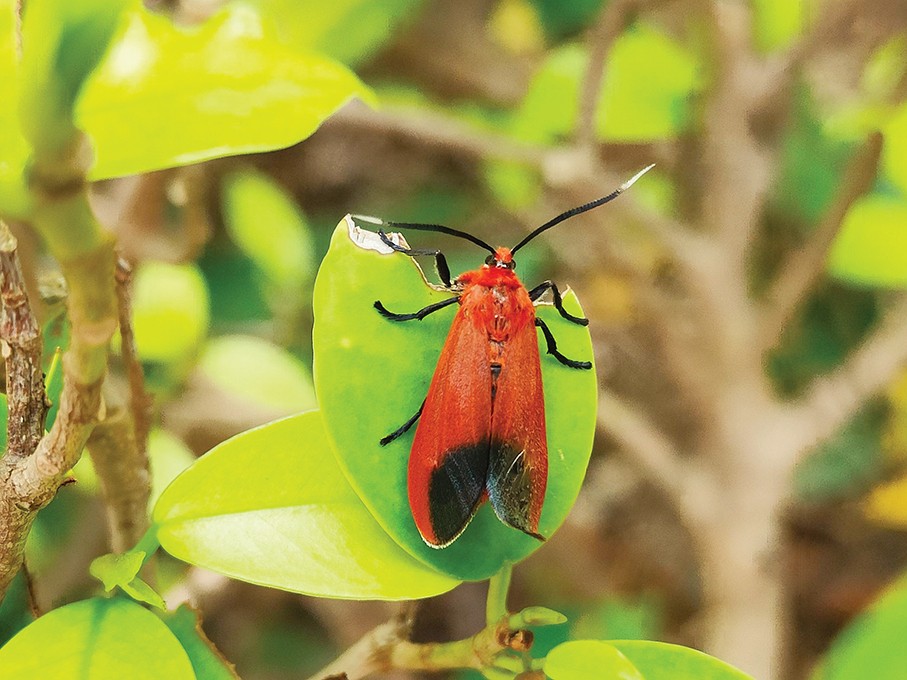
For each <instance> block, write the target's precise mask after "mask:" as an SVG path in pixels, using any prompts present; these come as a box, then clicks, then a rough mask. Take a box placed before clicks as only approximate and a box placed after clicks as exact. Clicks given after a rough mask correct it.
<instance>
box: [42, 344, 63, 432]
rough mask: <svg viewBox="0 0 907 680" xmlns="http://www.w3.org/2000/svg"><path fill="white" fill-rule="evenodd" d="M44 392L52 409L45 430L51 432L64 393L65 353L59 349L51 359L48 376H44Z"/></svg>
mask: <svg viewBox="0 0 907 680" xmlns="http://www.w3.org/2000/svg"><path fill="white" fill-rule="evenodd" d="M44 390H45V392H47V398H48V400H50V408H49V409H48V410H47V418H46V419H45V421H44V429H45V430H48V431H49V430H50V428H51V427H52V426H53V424H54V421H55V420H56V419H57V413H58V412H59V411H60V395H61V394H62V393H63V352H62V350H61V349H60V348H59V347H57V349H56V351H55V352H54V358H53V359H51V361H50V366H49V367H48V369H47V374H46V375H45V376H44Z"/></svg>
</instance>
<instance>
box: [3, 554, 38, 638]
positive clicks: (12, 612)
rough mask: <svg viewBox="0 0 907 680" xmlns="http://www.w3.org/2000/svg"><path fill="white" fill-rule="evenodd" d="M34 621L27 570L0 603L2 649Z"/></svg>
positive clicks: (19, 575) (8, 589)
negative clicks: (26, 577)
mask: <svg viewBox="0 0 907 680" xmlns="http://www.w3.org/2000/svg"><path fill="white" fill-rule="evenodd" d="M34 620H35V617H34V615H33V614H32V612H31V607H30V606H29V603H28V589H27V587H26V585H25V570H24V569H23V570H19V573H18V574H16V576H15V577H13V580H12V582H11V583H10V585H9V587H8V588H7V589H6V594H5V595H4V596H3V600H2V601H0V648H2V646H3V645H4V644H6V642H7V640H9V639H10V638H12V637H13V635H15V634H16V633H18V632H19V631H20V630H22V629H23V628H25V626H27V625H28V624H30V623H31V622H32V621H34Z"/></svg>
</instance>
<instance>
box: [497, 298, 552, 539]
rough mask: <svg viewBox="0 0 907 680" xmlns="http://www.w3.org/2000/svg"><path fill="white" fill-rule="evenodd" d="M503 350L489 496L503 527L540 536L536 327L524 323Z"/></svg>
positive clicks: (544, 458)
mask: <svg viewBox="0 0 907 680" xmlns="http://www.w3.org/2000/svg"><path fill="white" fill-rule="evenodd" d="M533 318H534V315H533ZM502 349H503V351H502V352H501V361H500V364H501V368H500V372H499V373H498V376H497V379H496V381H495V382H496V384H495V389H494V403H493V406H492V418H491V451H490V455H489V467H488V482H487V488H488V496H489V499H490V500H491V505H492V507H493V508H494V511H495V514H496V515H497V516H498V518H499V519H500V520H501V521H502V522H504V524H508V525H510V526H512V527H514V528H515V529H519V530H520V531H523V532H525V533H527V534H530V535H531V536H535V537H536V538H541V536H539V534H538V527H539V517H540V516H541V514H542V503H543V501H544V500H545V486H546V484H547V480H548V445H547V440H546V436H545V401H544V394H543V392H542V370H541V366H540V364H539V347H538V340H537V339H536V331H535V326H534V325H533V324H531V323H530V324H525V325H523V326H522V327H521V328H520V329H519V330H518V331H516V332H514V333H513V334H511V336H510V338H509V339H508V341H507V343H506V344H505V345H504V346H503V348H502Z"/></svg>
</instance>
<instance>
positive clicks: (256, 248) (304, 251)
mask: <svg viewBox="0 0 907 680" xmlns="http://www.w3.org/2000/svg"><path fill="white" fill-rule="evenodd" d="M223 208H224V223H225V225H226V227H227V231H228V232H229V233H230V237H231V238H232V239H233V241H234V243H236V245H237V246H238V247H239V249H240V250H242V251H243V253H245V254H246V255H247V256H248V257H249V259H251V260H252V261H253V262H254V263H255V264H256V265H257V266H258V268H259V269H260V270H261V271H262V273H264V275H265V276H266V277H267V278H268V279H269V280H270V281H272V282H273V283H274V284H276V285H277V286H279V287H281V288H286V289H288V290H287V291H286V292H287V293H292V294H297V295H298V294H299V292H300V291H299V289H300V288H301V287H302V286H303V285H305V284H307V283H309V282H310V281H312V280H313V279H314V278H315V257H314V254H313V247H312V234H311V230H310V229H309V225H308V224H307V223H306V221H305V217H304V216H303V215H302V212H301V211H300V210H299V208H298V207H297V206H296V203H295V202H294V201H293V199H292V198H291V197H290V196H289V195H288V194H287V192H286V191H284V190H283V189H281V188H280V187H279V186H278V185H277V184H276V183H275V182H274V181H273V180H272V179H270V178H269V177H267V176H266V175H264V174H263V173H260V172H256V171H252V170H243V171H240V172H235V173H233V174H231V175H228V176H227V177H226V178H225V179H224V184H223Z"/></svg>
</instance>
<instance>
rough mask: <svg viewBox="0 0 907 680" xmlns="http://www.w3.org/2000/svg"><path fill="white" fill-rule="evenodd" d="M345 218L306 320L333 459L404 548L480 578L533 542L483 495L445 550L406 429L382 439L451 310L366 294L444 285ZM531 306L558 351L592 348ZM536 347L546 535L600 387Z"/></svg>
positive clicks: (423, 292) (415, 389)
mask: <svg viewBox="0 0 907 680" xmlns="http://www.w3.org/2000/svg"><path fill="white" fill-rule="evenodd" d="M348 219H349V218H347V219H345V220H344V221H342V222H341V223H340V225H338V227H337V229H336V231H335V232H334V236H333V239H332V241H331V246H330V249H329V250H328V253H327V255H326V256H325V259H324V261H323V262H322V265H321V269H320V271H319V273H318V278H317V280H316V282H315V302H314V310H315V327H314V331H313V348H314V364H315V366H314V372H315V388H316V392H317V394H318V399H319V402H320V404H321V409H322V413H323V414H324V419H325V425H326V427H327V429H328V433H329V435H330V437H331V439H332V440H333V442H334V444H335V450H336V452H337V455H338V457H339V460H340V465H341V467H342V468H343V469H344V471H345V472H346V474H347V477H348V478H349V480H350V483H351V484H352V485H353V488H355V489H356V492H357V493H358V494H359V496H360V498H362V500H363V501H364V502H365V504H366V506H368V508H369V509H370V510H371V512H372V514H373V515H374V516H375V519H377V520H378V522H379V523H380V524H381V526H382V527H384V529H385V530H386V531H387V532H388V533H389V534H390V535H391V536H392V537H393V538H394V540H395V541H397V542H398V543H399V544H400V545H401V546H403V547H404V548H405V549H406V550H407V551H408V552H410V553H411V554H412V555H414V556H416V557H417V558H418V559H420V560H422V561H423V562H424V563H426V564H429V565H432V566H433V567H436V568H437V569H440V570H442V571H444V572H445V573H448V574H450V575H452V576H454V577H456V578H458V579H463V580H479V579H484V578H488V577H490V576H491V575H492V574H495V573H496V572H498V571H499V570H500V569H501V567H502V565H503V564H504V563H505V562H518V561H519V560H521V559H523V558H524V557H526V556H527V555H529V554H530V553H532V552H533V551H535V550H536V549H537V548H539V547H540V546H541V543H540V542H539V541H537V540H536V539H534V538H530V537H528V536H526V535H524V534H522V533H521V532H519V531H517V530H515V529H511V528H510V527H507V526H505V525H504V524H502V523H501V522H500V521H499V520H498V519H497V517H496V516H495V515H494V513H493V512H492V510H491V508H490V507H489V506H488V505H487V504H486V505H485V506H484V507H482V508H481V509H480V510H479V512H478V514H477V515H476V517H475V518H474V519H473V520H472V522H471V524H470V525H469V527H468V528H467V529H466V531H465V532H464V533H463V535H462V536H460V538H458V539H457V540H456V541H455V542H454V543H453V544H451V545H450V546H448V547H447V548H444V549H443V550H435V549H432V548H429V547H428V546H427V545H426V544H425V543H424V542H423V541H422V538H421V536H420V535H419V532H418V531H417V529H416V526H415V524H414V522H413V518H412V514H411V511H410V508H409V504H408V501H407V483H406V476H407V459H408V458H409V448H410V445H411V443H412V436H413V432H414V430H411V431H410V433H408V434H407V435H405V436H403V437H401V438H400V439H398V440H397V441H395V442H393V443H392V444H391V445H389V446H387V447H382V446H380V445H379V444H378V441H379V439H381V437H383V436H385V435H387V434H388V433H389V432H393V431H394V430H395V429H397V427H399V426H400V425H401V424H402V423H403V422H405V421H406V420H407V418H409V417H410V416H411V415H412V414H413V413H415V412H416V411H417V410H418V408H419V405H420V404H421V403H422V401H423V399H424V398H425V394H426V392H427V390H428V384H429V382H430V380H431V376H432V373H433V371H434V367H435V365H436V364H437V361H438V356H439V354H440V352H441V347H442V346H443V344H444V338H445V335H446V333H447V330H448V328H449V327H450V324H451V320H452V318H453V315H454V310H453V309H449V310H445V311H440V312H438V313H436V314H433V315H431V316H429V317H427V318H425V319H424V320H423V321H421V322H415V321H414V322H411V323H397V324H395V323H392V322H389V321H388V320H387V319H384V318H383V317H381V316H380V315H379V314H378V313H377V312H376V311H375V309H374V308H373V306H372V305H373V303H374V301H375V300H381V301H382V302H383V303H384V304H385V305H386V306H387V308H388V309H391V310H397V311H415V310H418V309H420V308H422V307H424V306H426V305H427V304H429V303H432V302H437V301H439V300H442V299H445V298H448V297H449V295H448V294H444V293H439V292H437V291H434V290H432V289H431V288H429V287H428V286H426V285H425V283H424V281H423V280H422V277H421V276H420V272H419V270H418V269H417V268H416V267H415V266H414V264H413V262H412V260H411V259H410V258H408V257H406V256H405V255H400V254H396V253H392V254H386V252H385V253H382V252H380V251H378V250H368V249H366V248H363V247H359V246H357V245H356V244H355V243H354V242H353V241H352V240H351V234H358V235H360V236H361V237H362V238H364V239H366V240H367V241H369V242H370V243H371V244H373V245H372V247H373V248H377V247H380V248H381V249H382V250H384V251H387V250H389V249H388V248H387V247H386V246H384V245H383V244H381V242H380V241H379V240H378V239H377V237H376V236H375V234H373V233H371V232H365V231H361V230H358V229H355V228H354V227H353V225H352V222H348ZM351 229H352V231H351ZM369 237H370V238H369ZM375 242H377V245H374V244H375ZM478 257H484V255H478ZM564 304H565V306H566V307H567V309H568V310H570V311H571V313H573V314H581V313H582V312H581V310H580V307H579V304H578V303H577V301H576V297H575V296H574V295H573V293H568V294H567V295H565V296H564ZM539 316H540V317H541V318H544V320H545V321H546V322H547V324H548V325H549V327H550V328H551V331H552V333H553V334H554V336H555V337H556V338H557V342H558V348H559V349H560V350H561V351H563V353H564V354H565V355H566V356H569V357H572V358H577V359H591V358H592V343H591V340H590V337H589V331H588V330H587V329H586V328H583V327H582V326H577V325H576V324H572V323H569V322H567V321H566V320H564V319H563V318H561V317H560V316H559V315H558V314H557V312H556V311H555V310H554V309H553V308H551V307H543V308H540V309H539ZM540 342H541V340H540ZM540 347H541V345H540ZM541 355H542V361H541V364H542V379H543V383H544V392H545V404H546V422H547V429H548V465H549V469H548V490H547V493H546V497H545V505H544V508H543V511H542V518H541V523H540V525H539V531H540V532H541V533H542V534H543V535H544V536H551V534H553V533H554V531H555V530H556V529H557V527H559V526H560V524H561V523H562V522H563V521H564V518H565V517H566V515H567V513H568V512H569V510H570V508H571V507H572V505H573V502H574V500H575V499H576V495H577V493H578V492H579V488H580V485H581V484H582V480H583V476H584V474H585V471H586V465H587V464H588V461H589V454H590V451H591V448H592V436H593V434H594V430H595V418H596V396H597V390H596V380H595V373H594V371H577V370H575V369H570V368H567V367H566V366H563V365H561V364H559V363H558V362H557V361H555V360H554V359H553V358H552V357H549V356H547V355H546V354H545V349H544V347H542V349H541ZM414 429H415V428H414Z"/></svg>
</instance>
